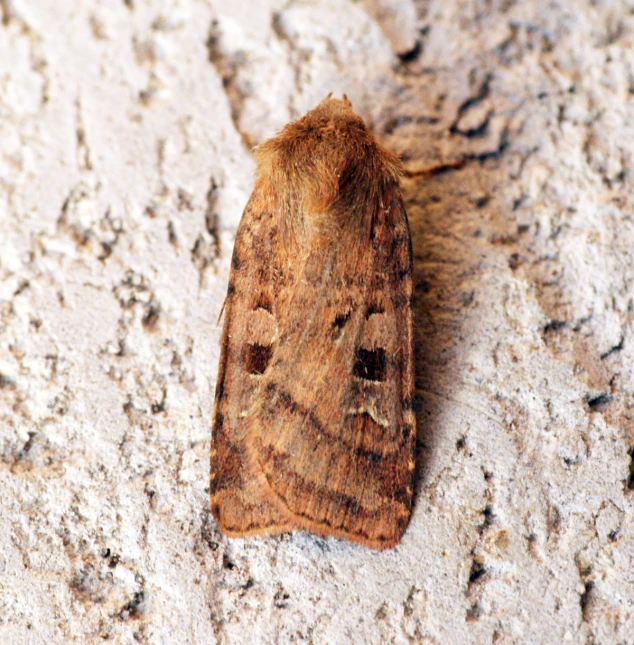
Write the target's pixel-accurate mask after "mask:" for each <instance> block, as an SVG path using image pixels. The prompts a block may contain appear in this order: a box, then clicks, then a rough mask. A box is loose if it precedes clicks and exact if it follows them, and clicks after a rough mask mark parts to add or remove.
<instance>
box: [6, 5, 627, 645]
mask: <svg viewBox="0 0 634 645" xmlns="http://www.w3.org/2000/svg"><path fill="white" fill-rule="evenodd" d="M330 91H333V92H334V93H335V95H336V96H339V95H341V94H343V93H346V94H347V95H348V97H350V99H351V100H352V103H353V106H354V108H355V110H356V111H357V112H359V113H360V114H361V115H362V116H363V117H364V119H365V120H366V122H367V123H368V124H369V125H370V127H371V128H372V130H373V132H374V134H375V135H376V136H377V138H378V139H379V140H380V141H381V142H382V144H383V145H385V146H386V147H388V148H390V149H391V150H393V151H394V152H397V153H398V154H400V155H401V157H402V159H403V162H404V164H405V167H406V169H407V170H408V171H409V177H406V178H405V179H404V182H403V187H404V192H405V198H406V205H407V210H408V213H409V218H410V223H411V229H412V238H413V247H414V260H415V282H416V298H417V301H416V309H415V330H416V387H417V390H416V407H417V421H418V462H419V468H418V474H417V480H418V481H417V497H416V503H415V507H414V511H413V515H412V520H411V523H410V525H409V527H408V529H407V531H406V533H405V535H404V538H403V540H402V542H401V544H400V545H399V546H398V547H397V548H396V549H394V550H391V551H386V552H382V553H379V552H374V551H370V550H368V549H365V548H363V547H360V546H355V545H352V544H349V543H346V542H342V541H339V540H333V539H328V540H324V539H319V538H316V537H315V536H311V535H307V534H301V533H298V534H291V535H285V536H282V537H278V538H261V539H260V538H250V539H244V540H228V539H226V538H225V537H224V536H223V535H222V534H220V533H219V531H218V529H217V527H216V525H215V523H214V521H213V519H212V518H211V516H210V513H209V509H208V498H207V492H208V452H209V441H210V434H211V430H210V414H211V406H212V401H213V392H214V385H215V381H216V371H217V361H218V356H219V342H220V331H221V327H219V326H218V325H217V318H218V315H219V312H220V309H221V305H222V302H223V298H224V293H225V290H226V287H227V279H228V272H229V264H230V256H231V248H232V244H233V240H234V237H235V232H236V227H237V225H238V222H239V220H240V216H241V212H242V209H243V208H244V205H245V203H246V200H247V198H248V195H249V193H250V190H251V185H252V177H253V170H254V160H253V155H252V152H251V148H252V146H253V145H255V144H257V143H259V142H261V141H262V140H264V139H265V138H267V137H268V136H270V135H271V134H273V133H274V132H275V131H276V130H277V129H279V128H280V127H281V126H283V125H284V124H285V123H287V122H288V121H290V120H292V119H295V118H298V117H299V116H301V115H302V114H303V113H304V112H305V111H306V110H307V109H309V108H311V107H313V106H314V105H315V104H316V103H317V102H318V101H319V100H320V99H321V98H322V97H323V96H324V95H325V94H327V93H328V92H330ZM633 142H634V5H633V4H632V2H631V1H626V0H623V1H621V2H619V1H618V0H614V1H609V0H597V1H594V2H584V1H582V0H553V2H548V3H546V2H539V1H537V0H523V1H521V2H516V1H514V0H492V1H491V0H490V1H484V0H476V1H469V2H467V1H462V0H416V1H412V0H399V1H391V0H358V1H353V0H325V1H318V0H303V1H301V0H290V1H289V0H284V1H281V0H280V1H277V0H257V1H256V0H251V1H248V0H240V1H227V0H86V1H80V0H56V1H53V0H36V1H33V2H28V1H27V0H0V642H1V643H3V644H4V643H8V644H10V645H14V644H22V643H25V644H26V643H28V644H34V645H35V644H39V643H46V644H66V643H82V644H84V643H86V644H92V643H102V642H114V643H124V644H127V643H130V644H132V643H148V644H155V643H169V644H173V645H178V644H185V643H192V644H194V643H206V644H207V643H221V644H241V643H253V644H254V645H255V644H259V643H280V644H285V643H314V644H322V643H323V644H333V643H334V644H337V643H355V644H356V643H359V644H364V645H365V644H368V643H370V644H374V643H376V644H382V643H396V644H406V643H424V644H430V645H431V644H469V643H474V644H476V643H477V644H478V645H479V644H482V643H496V644H505V645H506V644H511V643H513V644H515V643H528V644H539V643H544V644H550V643H578V644H584V645H585V644H596V645H610V644H614V645H618V644H630V645H631V644H632V643H634V515H633V502H634V466H633V459H634V370H633V366H634V167H633V161H634V145H633ZM426 169H427V170H429V169H431V172H430V173H427V174H425V173H423V174H421V173H420V172H419V173H418V174H417V172H418V171H424V170H426Z"/></svg>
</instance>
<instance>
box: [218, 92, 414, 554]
mask: <svg viewBox="0 0 634 645" xmlns="http://www.w3.org/2000/svg"><path fill="white" fill-rule="evenodd" d="M255 157H256V161H257V170H256V176H255V185H254V188H253V193H252V194H251V197H250V199H249V201H248V203H247V206H246V208H245V210H244V213H243V215H242V220H241V221H240V225H239V227H238V231H237V235H236V240H235V246H234V250H233V256H232V260H231V272H230V278H229V287H228V290H227V297H226V300H225V308H224V314H225V320H224V327H223V331H222V346H221V356H220V363H219V368H218V379H217V385H216V393H215V402H214V408H213V413H212V417H213V418H212V434H213V436H212V442H211V470H210V501H211V511H212V514H213V517H214V518H215V520H216V521H217V523H218V525H219V527H220V529H221V530H222V531H223V532H224V533H225V534H226V535H227V536H230V537H243V536H248V535H259V534H279V533H285V532H288V531H293V530H304V531H310V532H313V533H316V534H318V535H320V536H324V537H326V536H335V537H338V538H344V539H346V540H350V541H352V542H358V543H361V544H363V545H365V546H367V547H371V548H375V549H386V548H390V547H393V546H395V545H396V544H397V542H398V541H399V539H400V537H401V535H402V533H403V531H404V530H405V528H406V526H407V523H408V520H409V515H410V510H411V505H412V489H413V478H414V468H415V461H414V441H415V434H416V433H415V417H414V413H413V409H412V395H413V362H412V306H413V299H412V298H413V293H412V249H411V238H410V232H409V225H408V221H407V215H406V213H405V209H404V206H403V198H402V193H401V188H400V176H401V174H402V172H403V169H402V165H401V163H400V161H399V159H398V157H397V156H396V155H394V154H392V153H391V152H388V151H387V150H386V149H385V148H383V147H382V146H381V145H380V144H379V143H378V142H377V140H376V139H375V138H374V137H373V136H372V134H371V133H370V131H369V130H368V128H367V127H366V125H365V123H364V122H363V120H362V119H361V118H360V117H359V116H358V115H357V114H356V113H355V112H354V111H353V110H352V107H351V104H350V101H349V100H348V99H347V98H346V97H345V95H344V97H343V99H342V100H340V99H334V98H330V97H327V98H325V99H324V100H323V101H322V102H321V103H320V104H319V105H318V106H317V107H316V108H315V109H313V110H311V111H309V112H308V113H307V114H306V115H305V116H304V117H303V118H301V119H299V120H298V121H295V122H293V123H290V124H289V125H287V126H286V127H284V128H283V129H282V131H281V132H280V133H279V134H278V135H277V136H276V137H274V138H272V139H270V140H268V141H266V142H264V143H263V144H261V145H259V146H257V147H256V148H255Z"/></svg>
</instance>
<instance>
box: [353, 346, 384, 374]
mask: <svg viewBox="0 0 634 645" xmlns="http://www.w3.org/2000/svg"><path fill="white" fill-rule="evenodd" d="M352 373H353V374H354V375H355V376H358V377H359V378H362V379H365V380H366V381H384V380H385V350H383V349H382V348H381V347H378V348H377V349H364V348H363V347H360V348H359V349H358V350H357V355H356V357H355V361H354V367H353V369H352Z"/></svg>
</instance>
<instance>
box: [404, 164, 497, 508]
mask: <svg viewBox="0 0 634 645" xmlns="http://www.w3.org/2000/svg"><path fill="white" fill-rule="evenodd" d="M496 174H497V173H496V172H495V170H494V171H493V172H491V168H488V167H487V168H486V169H485V168H484V167H483V165H482V163H479V162H474V163H468V164H465V165H464V166H462V167H460V168H455V169H454V168H452V169H450V170H448V171H443V172H439V173H437V174H433V173H432V174H431V175H430V176H426V177H416V178H414V179H410V180H406V181H405V182H404V198H405V205H406V209H407V213H408V218H409V223H410V230H411V235H412V248H413V255H414V293H415V306H414V318H413V324H414V365H415V383H416V386H415V400H414V409H415V414H416V425H417V450H416V480H415V481H416V486H415V490H414V500H413V504H414V506H413V510H414V511H415V510H416V507H417V504H418V502H419V499H420V498H421V497H422V492H423V489H424V487H425V486H427V485H431V482H432V480H433V478H434V477H436V476H437V473H438V472H439V470H440V468H439V466H438V462H439V461H442V462H445V463H446V457H443V458H442V459H440V453H439V450H440V448H441V447H442V449H443V450H446V449H447V433H448V432H451V431H450V430H447V429H446V428H444V423H445V421H444V418H445V417H446V413H447V410H448V407H449V406H455V405H456V404H457V403H456V400H455V399H454V398H453V397H452V392H454V391H455V390H457V389H458V384H459V382H460V381H461V380H462V379H463V376H462V374H463V368H464V364H463V360H462V359H463V357H464V355H465V354H466V351H465V348H466V344H465V338H467V337H468V334H469V333H470V332H469V331H468V330H466V329H465V320H468V319H469V318H470V316H469V314H470V311H469V310H470V309H471V308H473V307H474V306H477V293H478V289H479V288H480V287H482V285H481V277H480V276H482V266H481V265H482V263H483V257H484V252H483V248H484V243H486V240H484V239H481V238H484V237H485V235H484V233H483V232H482V231H483V230H485V229H486V225H485V224H484V210H483V209H484V208H485V207H486V205H487V204H488V202H489V197H490V195H491V194H492V193H493V190H494V184H495V182H494V179H495V175H496ZM487 182H490V185H489V186H487ZM502 216H503V215H502ZM487 217H488V213H487ZM461 442H462V445H461ZM454 446H455V448H454V449H455V450H460V449H461V448H463V447H464V435H462V434H460V432H457V433H456V441H455V443H454Z"/></svg>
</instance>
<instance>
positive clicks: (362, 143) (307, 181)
mask: <svg viewBox="0 0 634 645" xmlns="http://www.w3.org/2000/svg"><path fill="white" fill-rule="evenodd" d="M255 156H256V160H257V163H258V169H257V178H256V183H259V184H260V187H263V188H265V190H266V193H267V196H269V197H270V201H272V202H275V201H276V198H279V197H280V196H281V197H284V198H285V199H284V200H283V201H287V202H289V203H290V202H294V203H299V202H301V203H302V204H303V213H304V214H305V215H310V213H315V214H319V213H324V212H326V211H328V210H330V209H331V208H336V209H338V210H347V209H349V208H350V206H351V205H352V202H355V203H356V202H357V201H359V199H360V198H361V197H364V199H365V198H373V196H374V192H375V191H376V190H381V189H382V187H383V186H385V185H387V184H388V183H391V182H398V179H399V176H400V174H401V172H402V168H401V164H400V161H399V159H398V157H397V156H396V155H393V154H392V153H391V152H388V151H387V150H385V149H384V148H383V147H382V146H381V145H380V144H379V143H378V141H377V140H376V139H375V138H374V137H373V136H372V133H371V132H370V130H369V129H368V127H367V126H366V124H365V123H364V122H363V119H362V118H361V117H360V116H359V115H358V114H357V113H356V112H354V110H353V109H352V104H351V102H350V100H349V99H348V97H347V96H346V95H345V94H344V95H343V98H341V99H336V98H332V96H330V95H329V96H327V97H326V98H325V99H323V100H322V101H321V103H319V104H318V105H317V107H315V108H314V109H312V110H310V111H309V112H307V113H306V115H305V116H303V117H302V118H301V119H298V120H297V121H294V122H293V123H289V124H288V125H287V126H286V127H284V128H283V129H282V131H281V132H280V133H279V134H278V135H277V136H276V137H273V138H272V139H269V140H268V141H265V142H264V143H262V144H261V145H259V146H257V148H256V149H255ZM280 187H284V190H283V191H282V192H283V194H282V195H280ZM286 198H288V199H286ZM357 198H359V199H357Z"/></svg>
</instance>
